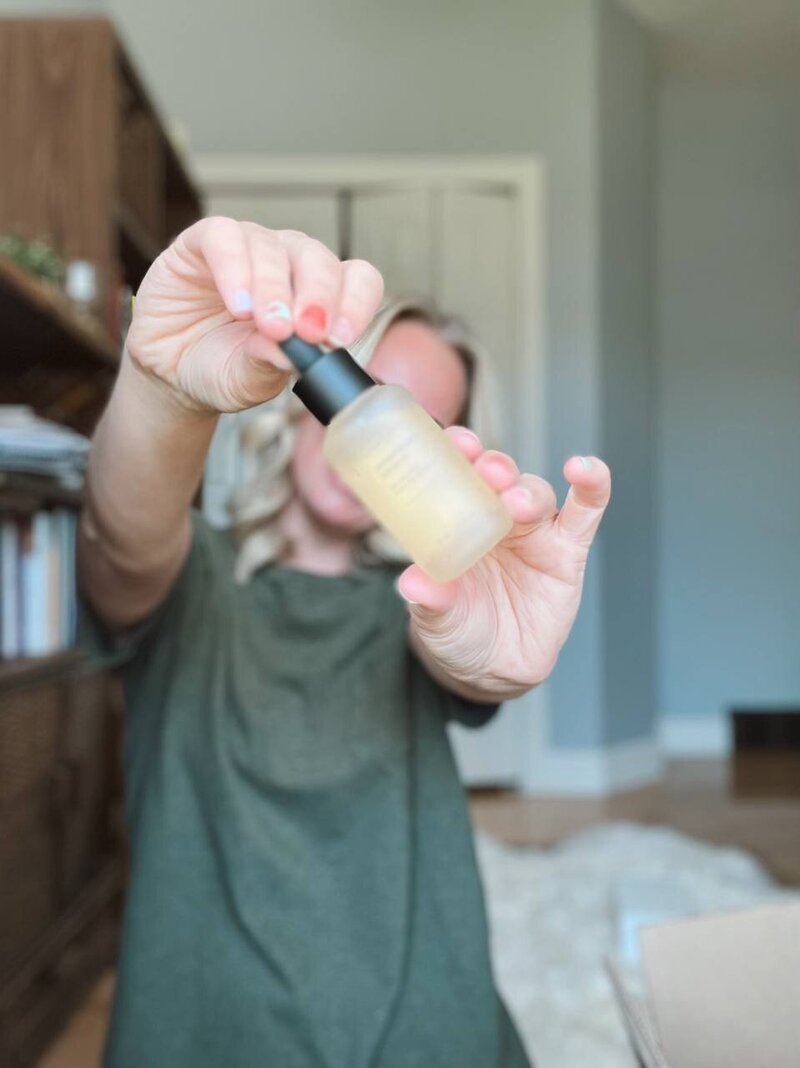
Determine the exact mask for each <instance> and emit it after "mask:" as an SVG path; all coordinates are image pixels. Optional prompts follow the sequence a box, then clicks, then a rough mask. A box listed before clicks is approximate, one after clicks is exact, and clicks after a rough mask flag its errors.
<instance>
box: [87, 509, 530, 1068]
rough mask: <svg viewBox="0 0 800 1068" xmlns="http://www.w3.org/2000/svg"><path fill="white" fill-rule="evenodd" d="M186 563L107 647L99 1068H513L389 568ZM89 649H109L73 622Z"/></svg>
mask: <svg viewBox="0 0 800 1068" xmlns="http://www.w3.org/2000/svg"><path fill="white" fill-rule="evenodd" d="M233 558H234V547H233V545H232V542H231V539H230V537H229V536H228V535H227V534H224V533H221V532H218V531H214V530H212V529H210V528H209V527H208V526H207V525H206V524H205V523H204V522H203V521H202V519H200V518H199V517H198V516H193V542H192V549H191V552H190V554H189V557H188V560H187V563H186V565H185V566H184V568H183V570H182V572H181V574H180V576H179V578H178V579H177V581H176V582H175V584H174V586H173V588H172V590H171V592H170V594H169V596H168V597H167V599H166V601H165V602H164V604H163V605H162V606H161V607H160V608H159V609H158V611H157V612H156V613H155V614H154V615H153V617H152V618H151V619H149V620H148V621H147V622H146V623H145V624H144V625H143V626H142V627H139V628H137V629H136V631H135V633H133V634H131V635H129V636H128V638H127V639H126V640H124V641H123V642H121V643H116V650H115V655H116V657H117V659H118V660H119V662H120V663H122V664H123V679H124V684H125V693H126V703H127V711H128V718H127V725H126V741H125V773H126V807H127V818H128V825H129V830H130V842H131V873H130V888H129V895H128V900H127V906H126V912H125V922H124V929H123V943H122V954H121V961H120V967H119V985H118V990H117V997H116V1003H115V1006H114V1012H113V1018H112V1024H111V1031H110V1037H109V1042H108V1047H107V1050H106V1058H105V1064H106V1065H107V1066H111V1068H417V1066H419V1068H524V1066H527V1065H528V1064H529V1062H528V1060H527V1058H526V1056H525V1054H524V1052H523V1050H522V1046H521V1044H520V1041H519V1039H518V1037H517V1034H516V1032H515V1030H514V1028H513V1025H512V1023H511V1021H510V1019H509V1017H508V1014H507V1013H506V1010H505V1008H504V1006H503V1004H502V1002H501V1001H500V999H499V997H498V995H497V993H496V991H495V988H494V984H493V981H492V975H491V969H490V963H489V954H488V939H487V930H486V922H485V916H484V906H483V899H482V893H481V887H480V883H479V879H478V874H477V869H476V865H475V858H474V854H473V845H472V836H471V832H470V825H469V820H468V815H467V809H466V804H465V799H464V795H463V791H462V788H461V786H460V784H459V781H458V778H457V775H456V771H455V767H454V764H453V759H452V755H451V752H450V747H449V744H448V739H447V735H446V731H445V722H446V720H447V719H448V718H453V717H455V718H459V719H461V720H462V721H467V722H469V721H472V722H473V724H474V725H479V723H480V722H482V721H485V720H486V719H487V718H488V716H489V715H490V714H491V712H492V711H494V709H492V708H490V707H488V706H479V705H469V704H468V703H466V702H464V701H460V700H459V699H457V698H455V697H454V696H453V695H451V694H448V693H447V692H446V691H444V690H443V689H442V688H440V687H439V686H438V685H436V684H435V683H434V682H433V681H432V680H431V678H430V677H429V676H428V675H427V673H426V672H425V671H424V669H423V668H422V667H421V665H420V664H419V663H418V661H417V660H416V659H415V658H414V657H413V655H412V654H411V652H410V650H409V648H408V642H407V637H406V627H407V623H406V612H405V609H404V606H403V604H402V602H401V601H400V598H399V597H398V595H397V593H396V592H395V590H394V585H393V579H394V574H393V573H392V571H391V570H390V569H388V568H375V569H363V570H357V571H353V572H352V573H350V574H347V575H343V576H337V577H326V576H319V575H311V574H307V573H304V572H300V571H296V570H292V569H290V568H286V567H282V566H272V567H268V568H265V569H264V570H262V571H261V572H259V573H258V574H257V575H256V576H255V577H254V578H253V579H252V580H251V582H250V583H249V584H248V585H246V586H237V585H235V584H234V582H233V577H232V576H233ZM85 627H86V633H87V635H89V633H90V632H93V633H92V637H91V638H89V637H87V640H92V641H93V642H94V643H95V646H96V644H97V642H98V641H103V640H104V641H105V643H106V652H107V653H109V652H110V651H111V650H110V646H111V645H112V644H114V643H110V642H109V640H108V639H107V638H105V639H103V637H102V634H101V633H100V632H101V628H99V627H98V625H97V623H96V621H94V622H92V621H91V620H90V619H89V618H88V613H87V614H86V619H85Z"/></svg>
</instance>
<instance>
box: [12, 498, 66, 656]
mask: <svg viewBox="0 0 800 1068" xmlns="http://www.w3.org/2000/svg"><path fill="white" fill-rule="evenodd" d="M75 521H76V512H75V511H74V510H72V509H67V508H51V509H41V510H40V511H37V512H34V513H32V514H30V515H23V516H20V515H11V514H5V515H4V516H3V518H2V520H0V586H1V587H2V591H3V596H2V613H1V614H0V655H2V657H3V659H5V660H8V659H12V658H14V657H21V656H47V655H48V654H50V653H56V652H58V651H59V650H60V649H68V648H69V647H70V646H71V645H73V644H74V643H75V616H76V603H75Z"/></svg>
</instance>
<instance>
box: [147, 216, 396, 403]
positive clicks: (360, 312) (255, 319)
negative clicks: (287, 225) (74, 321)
mask: <svg viewBox="0 0 800 1068" xmlns="http://www.w3.org/2000/svg"><path fill="white" fill-rule="evenodd" d="M382 296H383V279H382V278H381V275H380V274H379V272H378V271H377V270H376V269H375V268H374V267H373V266H372V265H371V264H369V263H366V262H365V261H364V260H347V261H344V262H342V261H340V260H339V259H338V258H337V257H336V256H335V255H334V253H333V252H331V251H330V249H328V248H326V246H325V245H323V244H322V243H321V242H319V241H317V240H315V239H314V238H311V237H307V236H306V235H305V234H302V233H299V232H298V231H296V230H267V229H265V228H264V227H262V226H258V225H256V224H255V223H248V222H236V221H235V220H233V219H227V218H223V217H214V218H209V219H201V220H200V222H197V223H195V224H194V226H191V227H189V229H188V230H185V231H184V232H183V233H182V234H180V235H179V236H178V237H177V238H176V239H175V241H174V242H173V243H172V244H171V245H170V246H169V248H168V249H166V251H164V252H162V253H161V255H160V256H159V257H158V259H157V260H156V261H155V263H153V265H152V267H151V268H150V270H149V271H148V272H147V275H146V276H145V278H144V281H143V282H142V284H141V286H140V288H139V292H138V293H137V295H136V304H135V310H134V315H133V321H132V323H131V328H130V331H129V332H128V339H127V350H128V354H129V356H130V357H131V359H132V360H133V361H134V363H135V364H136V365H137V366H138V367H139V368H140V369H142V370H144V371H145V372H146V373H147V374H149V375H151V376H154V377H155V378H157V379H160V380H161V381H162V382H164V383H167V385H168V386H170V387H171V389H172V390H173V391H174V392H175V394H176V396H177V397H178V398H179V400H180V401H181V402H183V403H184V404H186V405H187V406H188V407H190V408H193V409H195V410H200V411H203V410H205V411H210V412H234V411H240V410H241V409H243V408H250V407H253V406H254V405H256V404H261V403H262V402H263V401H266V400H270V399H271V398H272V397H275V396H276V395H277V394H278V393H280V392H281V390H282V389H283V387H284V385H285V384H286V379H287V376H288V374H289V373H290V372H291V365H290V363H289V361H288V359H287V358H286V356H284V354H283V352H282V351H281V350H280V348H279V347H278V344H277V343H278V342H279V341H285V340H286V338H288V337H289V336H290V335H291V334H293V333H296V334H298V335H299V336H300V337H302V338H303V339H304V340H306V341H310V342H314V343H317V344H319V343H325V342H329V343H331V344H334V345H349V344H350V343H351V342H352V341H353V340H355V338H356V337H357V336H358V335H359V334H360V333H361V332H362V331H363V330H364V329H365V328H366V326H367V324H368V323H369V321H370V320H371V319H372V317H373V315H374V314H375V312H376V310H377V308H378V305H379V304H380V301H381V298H382Z"/></svg>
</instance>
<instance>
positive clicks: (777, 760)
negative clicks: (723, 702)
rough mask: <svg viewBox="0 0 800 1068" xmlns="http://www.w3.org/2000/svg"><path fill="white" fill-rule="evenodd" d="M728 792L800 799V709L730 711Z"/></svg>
mask: <svg viewBox="0 0 800 1068" xmlns="http://www.w3.org/2000/svg"><path fill="white" fill-rule="evenodd" d="M731 722H732V724H733V759H732V761H731V792H732V793H733V794H734V796H736V797H798V796H800V708H795V709H776V710H769V709H760V710H759V709H734V710H733V711H732V712H731Z"/></svg>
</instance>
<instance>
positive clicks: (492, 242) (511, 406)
mask: <svg viewBox="0 0 800 1068" xmlns="http://www.w3.org/2000/svg"><path fill="white" fill-rule="evenodd" d="M441 205H442V206H441V242H440V250H439V257H438V264H439V269H438V277H437V285H436V291H437V292H436V295H437V298H438V301H439V304H440V305H441V307H442V308H443V309H444V310H446V311H452V312H455V313H457V314H458V315H460V316H462V317H463V318H464V319H465V320H466V322H467V323H468V324H469V326H470V328H471V329H472V330H473V331H474V332H475V334H476V336H477V337H478V339H479V340H480V341H481V343H482V344H483V346H484V349H485V352H486V354H487V357H488V359H489V364H490V367H491V370H492V372H493V374H492V379H493V380H494V386H495V393H496V403H495V407H496V409H497V411H496V420H495V421H496V423H497V426H496V427H495V435H496V438H495V441H494V444H495V445H497V447H498V448H503V449H506V450H507V451H509V452H512V453H514V452H516V451H517V450H516V448H515V446H516V437H517V435H516V433H515V427H516V423H517V416H518V414H519V413H518V412H517V405H518V392H517V391H516V389H515V386H516V384H517V382H518V376H517V368H516V363H517V359H516V356H517V327H516V317H517V310H518V308H517V305H518V295H517V288H518V286H519V271H518V269H517V254H516V241H515V237H516V233H515V226H514V218H515V210H516V204H515V201H514V199H513V198H512V196H511V195H510V193H509V192H504V191H502V190H499V191H487V192H482V191H476V190H469V189H444V190H443V191H442V193H441Z"/></svg>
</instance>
